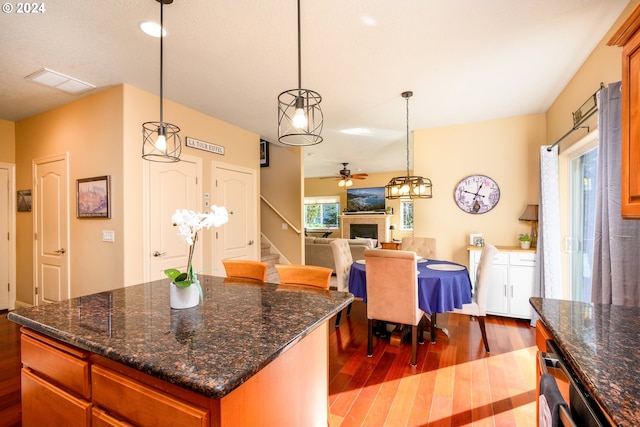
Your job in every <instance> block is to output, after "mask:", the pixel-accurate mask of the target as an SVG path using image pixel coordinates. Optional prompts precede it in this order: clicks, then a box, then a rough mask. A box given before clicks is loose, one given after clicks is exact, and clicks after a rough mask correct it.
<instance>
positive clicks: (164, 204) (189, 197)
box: [148, 155, 202, 280]
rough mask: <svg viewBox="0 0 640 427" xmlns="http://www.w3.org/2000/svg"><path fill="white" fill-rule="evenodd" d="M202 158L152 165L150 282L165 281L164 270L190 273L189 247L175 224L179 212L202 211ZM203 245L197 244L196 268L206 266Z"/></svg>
mask: <svg viewBox="0 0 640 427" xmlns="http://www.w3.org/2000/svg"><path fill="white" fill-rule="evenodd" d="M201 170H202V166H201V163H200V160H199V159H196V158H194V159H189V158H187V156H184V155H183V156H182V158H181V160H180V161H179V162H176V163H156V162H149V210H148V212H149V222H148V226H149V230H148V236H149V245H148V247H149V249H150V250H149V254H148V256H149V258H148V259H149V275H150V277H149V280H159V279H164V278H166V276H165V275H164V270H166V269H168V268H177V269H178V270H180V271H186V268H187V262H188V261H187V258H188V254H189V246H188V245H187V244H186V243H185V242H184V240H183V239H182V238H180V237H179V236H178V234H177V233H178V230H177V229H176V227H174V226H173V225H172V224H171V216H172V215H173V214H174V212H175V211H176V209H188V210H193V211H196V212H198V211H199V210H200V202H199V200H200V198H199V194H200V190H199V182H200V181H201V179H200V176H201V175H202V172H201ZM201 246H202V245H196V252H195V254H194V258H193V264H194V267H197V266H201V265H202V255H201V254H202V248H201Z"/></svg>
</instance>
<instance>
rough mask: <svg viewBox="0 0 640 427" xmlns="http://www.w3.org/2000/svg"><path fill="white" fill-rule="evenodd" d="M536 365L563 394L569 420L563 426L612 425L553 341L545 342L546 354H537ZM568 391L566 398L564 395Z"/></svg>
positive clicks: (596, 426) (589, 426)
mask: <svg viewBox="0 0 640 427" xmlns="http://www.w3.org/2000/svg"><path fill="white" fill-rule="evenodd" d="M538 358H539V360H538V363H539V364H540V366H541V369H542V372H546V373H549V374H551V375H552V376H554V377H555V379H556V382H557V383H558V388H559V389H560V390H561V392H562V391H564V393H562V394H563V395H564V397H565V400H566V401H567V403H568V404H569V410H570V417H571V420H567V421H566V422H564V423H563V425H565V426H567V425H569V426H570V425H572V424H571V422H573V423H574V424H573V425H577V426H584V427H607V426H611V425H612V424H611V423H610V422H609V421H608V419H607V416H606V415H605V414H604V412H603V411H602V410H601V408H600V406H599V405H598V403H597V402H596V401H595V400H594V398H593V397H592V396H591V395H590V394H589V392H588V391H587V389H586V387H585V386H584V384H583V383H582V381H581V380H580V378H578V376H577V375H576V373H575V372H574V371H573V369H571V366H570V365H569V363H567V361H566V360H565V359H564V357H563V355H562V352H560V350H559V349H558V347H557V346H556V344H555V342H553V340H547V352H546V353H545V352H538ZM567 391H568V396H567V395H566V394H567Z"/></svg>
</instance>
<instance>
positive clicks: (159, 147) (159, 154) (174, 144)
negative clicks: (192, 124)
mask: <svg viewBox="0 0 640 427" xmlns="http://www.w3.org/2000/svg"><path fill="white" fill-rule="evenodd" d="M156 1H157V2H158V3H160V33H159V34H164V13H163V6H164V5H165V4H171V3H173V0H156ZM163 39H164V37H160V121H159V122H145V123H143V124H142V158H143V159H145V160H149V161H152V162H161V163H172V162H179V161H180V154H181V152H182V142H181V140H180V134H179V132H180V128H179V127H178V126H176V125H174V124H171V123H167V122H165V121H164V120H163V116H162V103H163V99H162V77H163V44H162V40H163Z"/></svg>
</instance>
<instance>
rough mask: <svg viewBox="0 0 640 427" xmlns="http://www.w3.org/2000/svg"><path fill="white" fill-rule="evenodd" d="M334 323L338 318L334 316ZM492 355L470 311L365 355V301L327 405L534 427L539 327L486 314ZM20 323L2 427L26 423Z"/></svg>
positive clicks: (8, 327)
mask: <svg viewBox="0 0 640 427" xmlns="http://www.w3.org/2000/svg"><path fill="white" fill-rule="evenodd" d="M330 322H331V325H333V319H332V320H331V321H330ZM486 323H487V334H488V338H489V345H490V347H491V355H486V354H485V352H484V347H483V345H482V339H481V336H480V329H479V327H478V324H477V322H476V321H475V320H471V321H470V320H469V317H468V316H461V315H455V314H450V315H448V321H447V324H446V326H447V328H448V329H449V332H450V334H449V335H450V337H447V336H446V335H444V334H443V333H442V332H441V331H438V334H437V336H436V337H437V342H436V344H431V343H429V341H428V340H426V341H425V343H424V345H421V346H420V347H419V348H418V365H417V366H416V367H415V368H413V367H411V366H410V365H409V359H410V357H411V344H410V342H408V341H407V339H408V337H407V339H405V342H404V343H403V344H402V345H401V346H400V347H394V346H391V345H389V341H388V339H386V340H385V339H379V338H377V337H376V338H375V340H374V354H373V357H371V358H368V357H367V354H366V352H367V349H366V346H367V319H366V312H365V305H364V304H363V303H362V302H360V301H356V302H354V304H353V309H352V310H351V316H350V317H346V316H345V315H343V316H342V320H341V325H340V328H338V329H335V328H333V327H332V328H331V331H330V345H329V351H330V366H329V376H330V378H329V382H330V383H329V394H330V395H329V404H330V414H331V421H332V425H333V426H334V427H339V426H340V427H350V426H390V427H396V426H425V427H426V426H429V427H441V426H510V427H512V426H519V427H525V426H526V427H528V426H535V424H536V423H535V417H536V415H535V409H536V404H535V399H536V396H535V389H536V387H535V353H536V348H535V329H533V328H530V327H529V324H528V322H525V321H516V320H513V319H507V318H500V317H492V316H489V317H487V321H486ZM20 420H21V409H20V345H19V327H18V325H16V324H14V323H13V322H9V321H8V320H7V313H6V312H4V313H0V426H1V427H4V426H11V427H13V426H20V425H21V422H20Z"/></svg>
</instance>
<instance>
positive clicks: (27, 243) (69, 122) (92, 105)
mask: <svg viewBox="0 0 640 427" xmlns="http://www.w3.org/2000/svg"><path fill="white" fill-rule="evenodd" d="M158 115H159V103H158V97H157V96H155V95H152V94H150V93H147V92H144V91H141V90H139V89H137V88H134V87H131V86H127V85H120V86H117V87H114V88H111V89H108V90H104V91H101V92H98V93H96V94H94V95H91V96H88V97H86V98H82V99H80V100H78V101H75V102H72V103H70V104H67V105H65V106H62V107H60V108H56V109H54V110H51V111H48V112H45V113H42V114H39V115H36V116H34V117H31V118H28V119H24V120H21V121H19V122H17V123H16V125H15V126H16V138H15V140H16V144H15V147H16V165H17V166H16V169H17V173H16V174H17V179H16V181H17V187H18V188H19V189H30V188H32V184H31V183H32V173H33V172H32V168H31V163H32V160H33V159H36V158H40V157H45V156H51V155H58V154H64V153H69V159H70V167H69V177H68V178H69V185H70V188H69V195H70V197H69V217H70V219H69V221H70V222H69V227H70V231H69V232H70V247H69V256H70V257H71V258H70V264H71V266H70V272H69V274H70V278H71V296H72V297H75V296H79V295H86V294H90V293H95V292H99V291H102V290H107V289H113V288H117V287H122V286H127V285H132V284H136V283H140V282H142V281H143V265H144V263H145V262H146V261H147V260H146V257H145V255H144V253H143V250H142V247H143V225H144V224H146V221H145V218H144V217H143V210H142V206H143V194H144V188H143V180H142V174H143V169H144V161H143V160H142V159H141V157H140V155H141V131H140V127H141V124H142V123H143V122H145V121H154V120H158V119H159V117H158ZM164 118H165V120H167V121H170V122H173V123H177V124H179V126H180V127H181V132H180V134H181V136H182V138H183V140H184V137H185V136H191V137H193V138H197V139H201V140H204V141H207V142H211V143H215V144H218V145H223V146H225V155H224V156H219V155H214V154H212V153H208V152H204V151H201V150H196V149H191V148H187V147H183V153H185V154H189V155H193V156H198V157H201V158H202V159H203V181H204V182H203V186H202V189H203V192H209V193H213V191H214V189H213V183H212V162H213V161H216V162H222V163H233V164H235V165H238V166H242V167H245V168H253V169H255V170H256V173H257V175H258V176H259V170H258V169H259V164H258V162H259V160H258V150H259V148H258V147H259V144H258V142H259V137H258V135H256V134H254V133H251V132H248V131H245V130H243V129H240V128H238V127H236V126H232V125H230V124H227V123H224V122H221V121H219V120H217V119H215V118H212V117H209V116H206V115H204V114H201V113H199V112H196V111H194V110H190V109H188V108H186V107H184V106H182V105H179V104H176V103H173V102H171V101H167V100H165V102H164ZM248 153H253V155H247V154H248ZM99 175H110V176H111V209H112V215H111V218H110V219H78V218H76V217H75V205H76V199H75V182H76V180H77V179H79V178H86V177H92V176H99ZM258 182H259V178H258ZM257 227H258V230H259V224H258V225H257ZM104 229H108V230H114V232H115V243H106V242H102V230H104ZM206 234H207V233H205V234H204V235H203V240H202V241H203V245H202V247H203V249H204V251H203V252H204V259H205V264H206V265H205V266H204V267H205V268H206V267H207V265H211V264H212V261H213V249H212V240H210V239H211V236H207V235H206ZM17 235H18V248H17V300H18V301H19V302H21V303H26V304H32V303H33V295H32V293H33V279H34V278H33V254H32V251H33V241H32V238H31V236H33V215H32V214H30V213H29V214H24V215H20V216H18V218H17Z"/></svg>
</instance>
